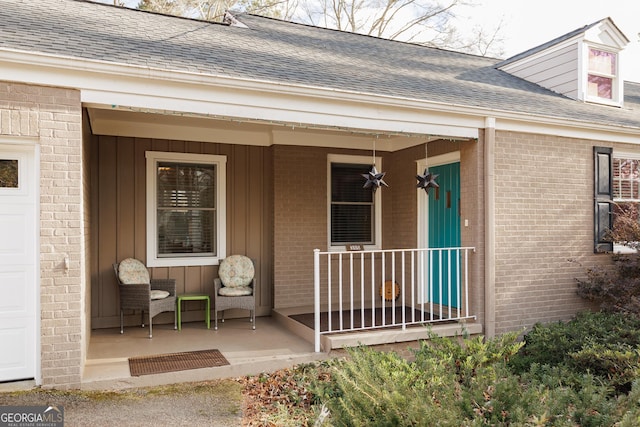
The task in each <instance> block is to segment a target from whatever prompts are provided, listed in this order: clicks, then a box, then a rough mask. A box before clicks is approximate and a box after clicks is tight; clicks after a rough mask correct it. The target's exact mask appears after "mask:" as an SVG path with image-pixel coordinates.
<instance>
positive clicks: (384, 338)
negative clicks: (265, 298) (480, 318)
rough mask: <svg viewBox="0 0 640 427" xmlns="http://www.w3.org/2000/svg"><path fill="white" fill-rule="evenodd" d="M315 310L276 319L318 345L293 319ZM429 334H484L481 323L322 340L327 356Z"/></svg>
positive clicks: (283, 312)
mask: <svg viewBox="0 0 640 427" xmlns="http://www.w3.org/2000/svg"><path fill="white" fill-rule="evenodd" d="M312 312H313V307H291V308H284V309H277V310H274V311H273V313H272V316H273V318H274V319H275V320H276V321H277V322H278V323H280V324H281V325H283V326H284V327H286V328H287V329H288V330H289V331H291V332H293V333H295V334H296V335H298V336H299V337H301V338H303V339H305V340H307V341H309V342H310V343H313V342H314V332H313V329H311V328H309V327H307V326H305V325H303V324H302V323H300V322H297V321H296V320H293V319H292V318H291V317H289V316H291V315H295V314H303V313H312ZM429 333H434V334H436V335H438V336H440V337H452V336H456V335H462V334H463V333H467V334H469V335H471V336H473V335H478V334H482V325H481V324H480V323H459V322H450V323H434V324H431V327H430V328H427V327H425V326H421V325H416V326H410V327H407V328H406V329H405V330H402V329H376V330H368V331H362V332H343V333H335V334H323V335H321V336H320V341H321V349H322V351H323V352H330V351H331V350H335V349H341V348H347V347H355V346H358V345H384V344H393V343H402V342H411V341H418V340H425V339H428V338H429Z"/></svg>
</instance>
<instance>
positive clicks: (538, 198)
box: [495, 132, 609, 333]
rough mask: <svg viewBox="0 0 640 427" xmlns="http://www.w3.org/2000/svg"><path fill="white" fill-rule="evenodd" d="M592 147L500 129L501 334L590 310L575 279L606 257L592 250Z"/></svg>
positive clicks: (587, 143) (497, 292)
mask: <svg viewBox="0 0 640 427" xmlns="http://www.w3.org/2000/svg"><path fill="white" fill-rule="evenodd" d="M594 145H603V144H602V143H598V142H593V141H585V140H578V139H570V138H561V137H554V136H544V135H534V134H526V133H515V132H496V149H495V150H496V151H495V200H496V206H495V212H496V217H495V226H496V259H495V263H496V288H495V295H496V297H495V298H496V313H495V314H496V333H501V332H505V331H507V330H518V329H522V328H525V327H530V326H532V325H533V324H534V323H535V322H551V321H556V320H563V319H568V318H570V317H571V316H573V315H574V314H575V312H576V311H578V310H581V309H584V308H586V307H587V305H586V304H585V302H584V301H583V300H581V299H580V298H579V297H578V296H577V295H576V282H575V278H576V277H584V272H585V265H594V264H599V263H608V262H609V257H608V256H606V255H594V254H593V146H594ZM604 145H606V144H604ZM574 260H575V261H579V263H580V264H582V265H580V264H579V263H578V262H575V261H574Z"/></svg>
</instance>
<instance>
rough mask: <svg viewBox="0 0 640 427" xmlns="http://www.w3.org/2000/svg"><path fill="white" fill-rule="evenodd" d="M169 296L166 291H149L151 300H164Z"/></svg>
mask: <svg viewBox="0 0 640 427" xmlns="http://www.w3.org/2000/svg"><path fill="white" fill-rule="evenodd" d="M169 295H171V294H170V293H169V292H168V291H163V290H160V289H153V290H152V291H151V299H164V298H166V297H168V296H169Z"/></svg>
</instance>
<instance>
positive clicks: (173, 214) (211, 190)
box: [146, 151, 226, 267]
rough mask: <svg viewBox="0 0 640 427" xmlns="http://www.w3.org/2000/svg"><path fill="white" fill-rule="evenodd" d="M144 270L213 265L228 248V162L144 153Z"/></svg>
mask: <svg viewBox="0 0 640 427" xmlns="http://www.w3.org/2000/svg"><path fill="white" fill-rule="evenodd" d="M146 158H147V265H149V266H150V267H173V266H189V265H215V264H218V263H219V261H220V260H221V259H223V258H224V257H225V255H226V254H225V248H226V206H225V204H226V191H225V189H226V157H225V156H217V155H209V154H187V153H167V152H158V151H147V152H146Z"/></svg>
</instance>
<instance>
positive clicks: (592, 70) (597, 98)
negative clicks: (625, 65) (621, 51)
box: [585, 45, 621, 105]
mask: <svg viewBox="0 0 640 427" xmlns="http://www.w3.org/2000/svg"><path fill="white" fill-rule="evenodd" d="M618 62H619V58H618V53H617V52H612V51H610V50H606V49H601V48H598V47H594V46H589V45H587V46H586V78H585V84H586V88H585V95H586V100H588V101H593V102H599V103H605V104H610V105H620V103H621V100H620V93H621V89H620V79H619V74H620V73H619V68H620V65H619V64H618Z"/></svg>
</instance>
